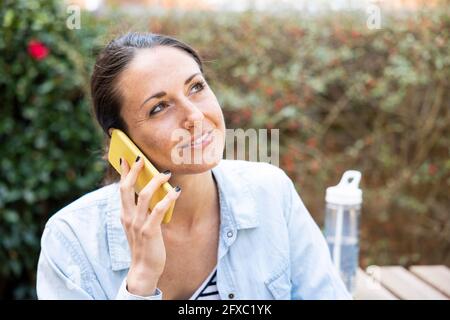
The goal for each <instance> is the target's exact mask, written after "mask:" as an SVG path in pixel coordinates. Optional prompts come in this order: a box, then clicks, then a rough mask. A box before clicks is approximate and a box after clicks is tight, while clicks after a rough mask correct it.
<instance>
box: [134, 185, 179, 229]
mask: <svg viewBox="0 0 450 320" xmlns="http://www.w3.org/2000/svg"><path fill="white" fill-rule="evenodd" d="M180 193H181V189H180V187H178V186H177V187H176V188H174V189H172V190H171V191H170V192H169V193H167V194H166V196H165V197H164V198H163V199H162V200H161V201H160V202H158V203H157V204H156V205H155V207H154V208H153V210H152V212H151V213H150V215H149V216H148V218H147V220H146V221H145V224H144V226H143V228H151V227H152V225H158V226H160V225H161V222H162V221H163V219H164V214H165V213H166V211H167V209H169V207H170V205H171V204H172V203H173V201H175V200H176V199H178V197H179V196H180Z"/></svg>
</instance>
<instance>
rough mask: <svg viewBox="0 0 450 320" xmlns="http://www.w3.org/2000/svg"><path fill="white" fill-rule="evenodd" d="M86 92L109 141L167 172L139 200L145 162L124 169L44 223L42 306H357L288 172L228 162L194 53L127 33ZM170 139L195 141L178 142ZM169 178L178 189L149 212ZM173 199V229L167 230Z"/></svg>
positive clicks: (100, 62)
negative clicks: (115, 139)
mask: <svg viewBox="0 0 450 320" xmlns="http://www.w3.org/2000/svg"><path fill="white" fill-rule="evenodd" d="M91 94H92V100H93V107H94V111H95V116H96V120H97V121H98V123H99V124H100V126H101V127H102V129H103V130H104V132H105V134H106V135H108V136H109V135H110V133H111V128H118V129H121V130H122V131H124V132H126V133H127V135H128V136H129V137H130V138H131V139H132V140H133V141H134V142H135V143H136V145H138V147H139V148H140V150H141V151H142V152H143V153H144V154H145V155H146V156H147V157H148V158H149V160H150V161H151V162H152V163H153V164H154V165H155V167H156V168H157V169H158V170H159V171H160V172H162V173H161V174H160V175H159V176H157V177H155V178H154V179H152V180H151V181H150V182H149V183H148V185H147V186H146V187H145V188H144V189H143V190H142V191H141V193H140V194H139V196H136V195H135V193H134V190H133V185H134V183H135V181H136V177H137V175H138V173H139V171H140V169H141V168H142V159H136V162H134V163H127V162H126V161H121V168H122V174H121V176H120V181H118V182H115V183H111V184H109V185H107V186H105V187H102V188H100V189H98V190H95V191H93V192H91V193H89V194H87V195H85V196H83V197H81V198H80V199H78V200H76V201H75V202H73V203H71V204H70V205H68V206H67V207H65V208H63V209H62V210H60V211H59V212H58V213H56V214H55V215H54V216H53V217H52V218H51V219H50V220H49V221H48V223H47V225H46V228H45V231H44V234H43V236H42V251H41V255H40V258H39V265H38V275H37V294H38V297H39V298H40V299H341V298H343V299H346V298H350V295H349V293H348V292H347V291H346V289H345V287H344V285H343V283H342V281H341V280H340V278H339V276H338V274H337V273H336V271H335V269H334V268H333V266H332V263H331V260H330V255H329V252H328V248H327V246H326V243H325V241H324V238H323V236H322V234H321V232H320V230H319V228H318V227H317V225H316V224H315V223H314V221H313V219H312V218H311V216H310V215H309V213H308V211H307V209H306V208H305V206H304V205H303V203H302V200H301V199H300V197H299V196H298V194H297V192H296V191H295V188H294V185H293V183H292V181H291V180H290V179H289V178H288V177H287V175H286V174H285V173H284V172H283V171H282V170H281V169H279V168H277V167H275V166H273V165H269V164H266V163H256V162H247V161H238V160H235V161H232V160H221V158H222V154H223V149H224V139H223V137H224V133H225V123H224V118H223V114H222V110H221V108H220V106H219V103H218V102H217V99H216V97H215V95H214V93H213V92H212V90H211V88H210V87H209V86H208V84H207V83H206V81H205V78H204V73H203V68H202V61H201V59H200V57H199V55H198V54H197V53H196V52H195V51H194V50H193V49H192V48H191V47H189V46H188V45H186V44H184V43H182V42H180V41H178V40H176V39H173V38H170V37H167V36H163V35H155V34H145V33H144V34H140V33H129V34H126V35H123V36H121V37H119V38H117V39H115V40H113V41H112V42H110V43H109V44H108V46H107V47H106V48H105V49H104V50H103V51H102V52H101V54H100V55H99V57H98V59H97V62H96V64H95V68H94V71H93V74H92V79H91ZM175 130H185V131H187V132H189V133H190V134H191V135H192V138H191V139H190V140H184V142H183V143H181V144H180V143H178V144H177V143H176V141H173V140H171V133H173V132H174V131H175ZM212 133H214V134H212ZM107 141H108V140H107ZM186 141H187V142H186ZM173 150H177V152H178V153H179V152H180V150H181V151H183V152H188V154H192V153H194V152H197V154H198V152H199V151H198V150H200V153H201V154H203V153H205V154H206V153H208V154H209V158H208V159H209V161H201V162H200V163H198V162H197V163H189V162H186V163H181V164H180V163H175V162H174V161H173V153H172V151H173ZM205 159H206V158H205ZM166 181H169V182H170V183H171V185H173V186H178V187H177V188H174V190H173V191H172V192H170V193H168V194H167V196H166V198H164V199H163V200H161V201H160V202H159V203H158V205H157V206H156V207H155V208H154V209H153V210H152V212H151V213H150V214H148V211H147V210H148V209H147V208H148V203H149V199H151V196H152V194H153V192H154V190H155V189H156V188H158V187H159V186H160V185H161V184H162V183H164V182H166ZM175 200H176V205H175V209H174V211H173V216H172V220H171V222H170V223H168V224H162V223H161V221H162V218H163V213H164V212H165V210H166V209H167V208H168V207H169V206H170V205H171V204H172V203H173V201H175Z"/></svg>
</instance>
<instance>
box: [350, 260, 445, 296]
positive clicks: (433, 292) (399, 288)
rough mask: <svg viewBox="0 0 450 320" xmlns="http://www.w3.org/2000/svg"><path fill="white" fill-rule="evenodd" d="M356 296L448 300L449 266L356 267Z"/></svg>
mask: <svg viewBox="0 0 450 320" xmlns="http://www.w3.org/2000/svg"><path fill="white" fill-rule="evenodd" d="M354 298H355V299H356V300H398V299H401V300H430V299H431V300H449V299H450V269H449V268H448V267H447V266H444V265H437V266H412V267H410V268H409V269H406V268H404V267H401V266H383V267H378V266H370V267H368V268H367V269H366V270H365V271H364V270H362V269H359V270H358V274H357V280H356V292H355V294H354Z"/></svg>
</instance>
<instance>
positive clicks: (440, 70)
mask: <svg viewBox="0 0 450 320" xmlns="http://www.w3.org/2000/svg"><path fill="white" fill-rule="evenodd" d="M57 3H59V1H56V0H55V1H52V0H44V1H39V2H34V1H22V0H19V1H6V2H5V4H4V5H3V8H2V10H1V15H0V24H2V29H1V35H0V57H1V58H0V70H2V72H1V73H0V99H1V109H0V142H1V143H0V151H1V155H2V157H1V159H0V168H1V171H0V175H1V176H0V248H1V249H0V297H10V298H12V297H14V298H31V297H34V296H35V292H34V284H35V268H36V263H37V258H38V253H39V249H40V248H39V239H40V235H41V232H42V228H43V226H44V224H45V222H46V221H47V219H48V218H49V217H50V216H51V214H53V213H54V212H56V211H57V210H58V209H59V208H61V207H63V206H64V205H66V204H68V203H69V202H71V201H72V200H74V199H75V198H78V197H79V196H81V195H82V194H84V193H86V192H88V191H90V190H93V189H95V188H97V187H98V186H99V184H100V181H101V177H102V174H103V171H104V168H105V165H104V163H103V162H102V160H101V135H100V130H99V129H98V128H97V127H96V126H94V124H93V121H92V116H91V113H90V111H89V109H90V103H89V99H88V95H87V87H86V85H87V83H88V80H89V74H90V69H91V67H92V63H93V58H94V55H95V52H96V50H97V49H98V47H100V46H101V45H102V44H104V43H105V42H106V41H107V39H109V38H110V37H112V34H115V33H119V32H123V31H126V30H128V29H133V30H136V29H139V30H150V31H152V32H160V33H166V34H170V35H175V36H178V37H179V38H180V39H182V40H184V41H186V42H188V43H190V44H191V45H193V46H194V47H195V48H197V49H198V50H199V51H200V53H201V54H202V55H203V56H204V57H205V59H206V60H207V62H206V72H207V78H208V80H209V82H210V85H211V86H212V88H213V90H214V91H215V93H216V95H217V96H218V99H219V101H220V103H221V105H222V107H223V108H224V113H225V117H226V121H227V126H228V127H229V128H233V127H242V128H279V129H280V143H281V148H280V149H281V161H280V164H281V167H282V168H283V169H284V170H286V172H287V173H288V174H289V175H290V176H291V178H292V179H294V180H295V181H296V183H297V187H298V190H299V192H300V195H301V196H302V198H303V199H304V201H305V203H306V205H307V207H308V208H309V209H310V211H311V213H312V214H313V216H314V217H315V219H316V221H318V222H319V223H322V221H323V205H324V203H323V201H324V191H325V188H326V187H327V186H330V185H334V184H336V183H337V182H338V180H339V178H340V175H341V174H342V172H343V171H345V170H347V169H350V168H352V169H358V170H361V171H362V172H363V179H362V187H363V189H364V205H363V212H362V214H363V216H362V234H361V237H362V240H361V265H362V266H367V265H369V264H374V263H375V264H402V265H409V264H412V263H430V264H434V263H439V264H449V263H450V257H449V255H448V252H449V249H450V243H449V240H448V236H447V235H448V230H449V227H450V225H449V221H450V220H449V213H448V207H449V200H448V191H447V190H448V187H449V184H450V178H449V177H450V175H449V173H450V161H449V160H448V159H449V157H448V156H449V145H450V141H449V140H450V138H449V137H450V134H449V128H450V115H449V110H450V108H449V100H450V97H449V92H450V90H449V74H450V72H449V71H450V56H449V54H448V43H449V30H450V19H449V16H450V15H449V8H448V7H442V8H439V10H435V11H434V12H431V11H430V12H424V13H422V14H419V15H414V16H412V15H411V16H407V17H403V18H396V19H393V18H392V17H389V16H387V15H383V25H382V27H383V28H382V29H381V30H368V29H367V28H366V25H365V17H358V16H356V15H354V14H336V13H334V15H333V16H328V15H324V16H315V17H314V18H311V17H310V18H308V17H305V16H302V15H299V14H285V15H280V14H279V15H268V14H263V13H253V12H245V13H240V14H237V13H227V14H222V13H221V14H214V13H204V12H203V13H198V14H196V13H191V14H189V15H181V16H180V15H179V14H167V15H162V16H150V17H149V16H143V17H142V19H137V18H136V17H126V16H122V15H119V16H118V14H117V13H111V14H108V15H106V16H103V17H98V18H95V17H91V16H89V15H88V14H86V13H83V15H82V20H81V23H82V24H81V26H82V28H81V29H80V30H69V29H67V27H66V25H65V19H66V18H67V13H66V12H65V10H64V8H62V9H63V10H60V9H58V6H57ZM116 21H121V22H122V23H120V24H119V25H115V24H116ZM30 41H40V42H42V43H43V44H44V45H45V46H46V47H47V48H48V49H49V52H48V55H47V56H46V57H44V58H43V59H41V60H36V59H35V58H33V57H32V55H31V54H30V53H29V52H28V49H27V48H28V47H29V45H30Z"/></svg>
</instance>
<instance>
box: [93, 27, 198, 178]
mask: <svg viewBox="0 0 450 320" xmlns="http://www.w3.org/2000/svg"><path fill="white" fill-rule="evenodd" d="M157 46H167V47H172V48H178V49H180V50H183V51H184V52H186V53H188V54H189V55H190V56H191V57H192V58H193V59H194V60H195V62H197V64H198V66H199V68H200V71H201V72H202V73H203V63H202V59H201V58H200V55H199V54H198V53H197V52H196V51H195V50H194V49H193V48H191V47H190V46H189V45H187V44H186V43H183V42H181V41H179V40H177V39H175V38H172V37H169V36H166V35H161V34H153V33H139V32H129V33H126V34H124V35H121V36H119V37H117V38H115V39H113V40H112V41H111V42H109V44H108V45H107V46H106V47H105V48H104V49H103V50H102V51H101V52H100V54H99V55H98V57H97V60H96V62H95V66H94V70H93V72H92V76H91V98H92V107H93V113H94V115H95V118H96V120H97V122H98V124H99V125H100V127H101V128H102V130H103V132H104V133H105V136H104V143H103V157H102V158H103V159H104V160H105V161H107V155H108V146H109V142H110V136H109V133H108V130H109V129H110V128H117V129H120V130H122V131H124V132H125V133H127V134H128V127H127V124H126V123H125V121H124V120H123V118H122V117H121V115H120V110H121V106H122V102H123V101H122V97H121V96H120V92H119V90H118V88H117V85H116V84H117V79H118V77H119V76H120V74H121V73H122V71H124V69H125V68H126V67H127V65H128V64H129V63H130V62H131V60H132V59H133V57H134V56H135V54H136V51H137V50H138V49H143V48H154V47H157ZM119 178H120V177H119V175H118V174H117V172H116V171H115V169H114V168H113V167H112V166H111V165H110V164H109V163H108V164H107V170H106V174H105V177H104V178H103V181H102V184H103V185H106V184H109V183H112V182H115V181H117V180H118V179H119Z"/></svg>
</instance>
